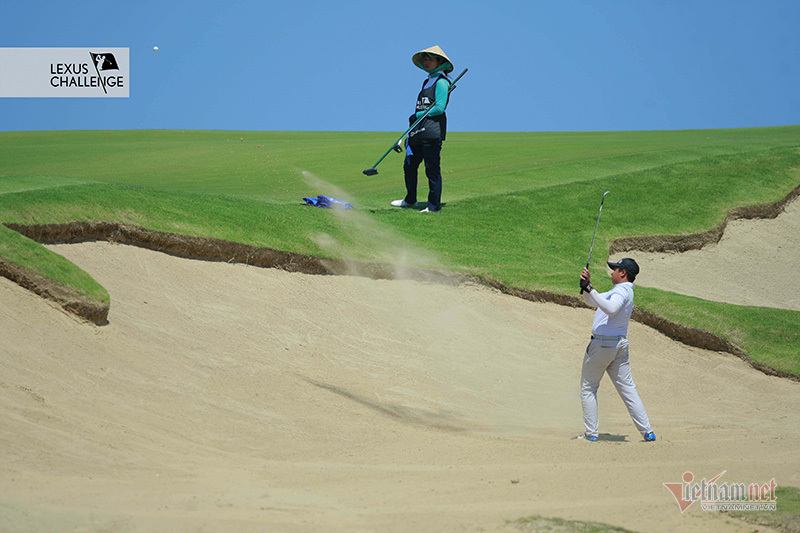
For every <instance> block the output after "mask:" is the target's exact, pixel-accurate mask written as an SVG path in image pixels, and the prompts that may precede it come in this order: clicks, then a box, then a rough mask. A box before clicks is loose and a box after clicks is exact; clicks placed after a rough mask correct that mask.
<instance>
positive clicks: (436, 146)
mask: <svg viewBox="0 0 800 533" xmlns="http://www.w3.org/2000/svg"><path fill="white" fill-rule="evenodd" d="M411 61H413V63H414V64H415V65H416V66H417V67H419V68H421V69H422V70H424V71H425V72H427V73H428V77H427V78H426V79H425V81H424V82H423V83H422V90H420V92H419V95H418V96H417V103H416V110H415V112H414V114H412V115H411V116H410V117H409V118H408V125H409V127H410V126H412V125H413V124H414V122H416V120H417V119H418V118H420V117H422V116H423V115H424V114H425V112H426V111H427V110H428V108H431V107H432V109H431V111H430V113H428V116H426V117H425V119H424V120H423V121H422V122H420V123H419V124H418V125H417V126H416V127H415V128H414V129H413V130H411V131H410V132H409V134H408V139H407V141H406V158H405V160H404V162H403V175H404V177H405V183H406V196H405V198H401V199H400V200H394V201H393V202H392V206H394V207H414V205H415V204H416V203H417V171H418V169H419V165H420V163H422V162H423V161H425V175H426V176H427V178H428V206H427V207H426V208H425V209H423V210H422V211H421V213H438V212H439V210H440V209H441V208H442V170H441V152H442V142H443V141H444V140H445V137H446V135H447V115H446V114H445V109H447V101H448V96H449V89H450V84H451V83H452V80H450V78H449V77H448V76H447V75H448V74H450V73H451V72H453V63H452V62H451V61H450V58H448V57H447V54H445V53H444V50H442V49H441V48H440V47H439V46H431V47H430V48H426V49H425V50H420V51H419V52H417V53H416V54H414V55H413V56H412V57H411Z"/></svg>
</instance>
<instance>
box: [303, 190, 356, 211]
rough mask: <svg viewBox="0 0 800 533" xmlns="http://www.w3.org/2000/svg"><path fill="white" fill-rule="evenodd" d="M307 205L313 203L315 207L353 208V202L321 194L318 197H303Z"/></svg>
mask: <svg viewBox="0 0 800 533" xmlns="http://www.w3.org/2000/svg"><path fill="white" fill-rule="evenodd" d="M303 201H304V202H305V203H306V205H313V206H314V207H329V208H332V209H353V206H352V204H350V203H349V202H345V201H344V200H340V199H338V198H331V197H330V196H324V195H322V194H320V195H319V196H317V197H316V198H303Z"/></svg>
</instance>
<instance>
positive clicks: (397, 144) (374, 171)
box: [363, 68, 469, 176]
mask: <svg viewBox="0 0 800 533" xmlns="http://www.w3.org/2000/svg"><path fill="white" fill-rule="evenodd" d="M468 70H469V69H466V68H465V69H464V70H463V72H461V74H459V75H458V77H457V78H456V79H454V80H453V83H451V84H450V88H449V89H448V90H447V94H448V95H449V94H450V93H451V92H453V89H455V88H456V82H457V81H458V80H460V79H461V76H463V75H464V74H466V73H467V71H468ZM432 110H433V106H430V107H429V108H428V110H427V111H425V114H424V115H422V116H421V117H419V118H418V119H417V120H416V121H415V122H414V123H413V124H412V125H411V126H410V127H409V128H408V129H407V130H406V131H405V133H403V135H401V136H400V138H399V139H397V141H396V142H395V143H394V144H392V147H391V148H389V149H388V150H386V153H385V154H383V156H382V157H381V158H380V159H378V161H377V162H376V163H375V164H374V165H372V167H370V168H368V169H366V170H364V171H363V172H364V174H366V175H367V176H374V175H375V174H377V173H378V169H377V168H375V167H377V166H378V165H379V164H380V162H381V161H383V160H384V158H385V157H386V156H387V155H389V152H391V151H392V150H394V151H395V152H397V153H400V152H402V151H403V148H402V147H401V145H400V143H401V142H403V139H405V138H406V135H408V134H409V133H411V130H413V129H414V128H416V127H417V125H418V124H419V123H420V122H422V121H423V120H425V117H427V116H428V113H430V112H431V111H432Z"/></svg>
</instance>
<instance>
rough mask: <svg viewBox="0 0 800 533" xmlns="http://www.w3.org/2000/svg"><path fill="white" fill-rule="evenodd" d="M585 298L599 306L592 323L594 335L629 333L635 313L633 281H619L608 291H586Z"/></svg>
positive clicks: (592, 304) (589, 302) (590, 303)
mask: <svg viewBox="0 0 800 533" xmlns="http://www.w3.org/2000/svg"><path fill="white" fill-rule="evenodd" d="M583 300H584V301H585V302H586V303H587V304H588V305H590V306H592V307H597V311H595V313H594V322H593V323H592V335H627V334H628V322H629V321H630V318H631V313H633V283H630V282H628V281H626V282H623V283H617V284H616V285H614V288H613V289H611V290H610V291H608V292H602V293H601V292H597V291H596V290H592V292H590V293H588V292H584V293H583Z"/></svg>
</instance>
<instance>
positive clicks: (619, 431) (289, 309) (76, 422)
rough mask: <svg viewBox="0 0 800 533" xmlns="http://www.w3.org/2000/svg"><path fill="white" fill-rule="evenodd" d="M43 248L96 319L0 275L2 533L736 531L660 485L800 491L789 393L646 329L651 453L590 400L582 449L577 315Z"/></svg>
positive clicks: (113, 248) (521, 304)
mask: <svg viewBox="0 0 800 533" xmlns="http://www.w3.org/2000/svg"><path fill="white" fill-rule="evenodd" d="M51 248H52V249H53V250H56V251H57V252H58V253H61V254H63V255H65V256H66V257H67V258H69V259H70V260H72V261H73V262H75V263H76V264H78V265H79V266H81V267H82V268H84V269H85V270H86V271H88V272H89V273H90V274H91V275H92V276H94V277H95V278H96V279H97V280H98V281H99V282H100V283H102V284H103V285H104V286H105V287H106V288H107V289H108V290H109V293H110V294H111V297H112V306H111V314H110V315H109V320H110V323H109V325H107V326H104V327H97V326H93V325H90V324H87V323H85V322H81V321H79V320H77V319H75V318H74V317H72V316H70V315H67V314H66V313H65V312H63V311H62V310H61V309H60V308H58V307H57V306H56V305H55V304H53V303H50V302H48V301H46V300H44V299H42V298H39V297H37V296H35V295H33V294H31V293H29V292H27V291H25V290H24V289H21V288H20V287H18V286H16V285H15V284H13V283H11V282H9V281H8V280H5V279H0V302H2V305H0V330H2V331H3V336H2V340H0V343H1V344H0V353H2V359H0V403H2V405H3V406H4V415H3V417H0V450H2V451H3V461H2V462H0V529H2V530H14V531H26V530H28V531H56V530H58V531H62V530H72V529H78V530H139V531H141V530H144V531H164V530H174V531H187V530H189V531H198V530H230V531H234V530H235V531H266V530H269V531H298V532H299V531H310V530H314V531H416V532H419V531H436V532H440V531H515V529H514V528H513V527H512V526H510V525H507V524H506V522H505V521H506V520H515V519H517V518H520V517H524V516H529V515H532V514H542V515H545V516H560V517H564V518H572V519H581V520H597V521H604V522H608V523H612V524H615V525H619V526H623V527H627V528H630V529H634V530H641V531H676V530H682V531H701V530H702V531H706V530H714V531H737V530H741V529H742V527H741V526H740V525H739V524H737V523H736V522H735V521H732V520H730V519H728V518H727V517H724V516H721V515H719V514H717V513H711V512H703V511H702V510H701V509H700V508H699V506H694V507H692V508H690V509H689V510H687V511H686V513H685V514H683V515H682V514H681V513H680V511H679V510H678V506H677V504H676V503H675V501H674V500H673V497H672V496H671V494H670V493H669V492H668V491H667V489H666V488H665V487H664V486H663V485H662V483H664V482H679V481H680V479H681V476H682V474H683V473H684V472H685V471H687V470H689V471H692V472H693V473H694V474H695V476H696V477H697V478H698V479H699V478H701V477H708V478H711V477H713V476H715V475H717V474H718V473H720V472H721V471H723V470H727V473H726V474H725V479H727V480H729V481H731V482H746V483H751V482H759V483H765V482H768V481H769V480H770V479H772V478H773V477H774V478H775V479H776V480H777V481H778V483H779V484H788V485H795V486H796V485H800V468H798V466H800V460H798V458H797V453H796V448H797V444H796V443H797V442H798V439H800V384H798V383H795V382H791V381H788V380H783V379H780V378H774V377H769V376H766V375H764V374H762V373H760V372H758V371H756V370H753V369H752V368H750V367H749V366H748V365H747V364H746V363H744V362H742V361H741V360H740V359H738V358H736V357H734V356H731V355H726V354H720V353H715V352H708V351H703V350H699V349H694V348H690V347H687V346H684V345H681V344H677V343H675V342H673V341H670V340H669V339H667V338H665V337H664V336H663V335H661V334H659V333H657V332H656V331H654V330H652V329H650V328H648V327H645V326H642V325H641V324H632V326H631V331H630V335H629V336H630V339H631V344H632V358H633V370H634V374H635V377H636V381H637V384H638V386H639V389H640V392H641V394H642V397H643V400H644V402H645V405H646V407H647V409H648V413H649V415H650V418H651V420H652V421H653V423H654V428H655V430H656V432H657V434H658V436H659V440H658V441H657V442H656V443H644V442H641V440H640V437H639V435H638V433H637V432H636V430H635V428H634V427H633V424H632V423H631V421H630V419H629V417H628V415H627V412H626V411H625V409H624V407H623V406H622V403H621V401H620V400H619V398H618V397H617V395H616V392H615V391H614V390H613V387H612V386H611V385H610V384H609V383H608V382H607V381H604V382H603V385H602V387H601V390H600V414H601V432H604V433H605V435H604V440H603V441H601V442H598V443H588V442H585V441H582V440H573V439H572V437H574V436H575V435H577V434H579V433H580V432H581V431H582V421H581V413H580V402H579V397H578V381H579V376H580V363H581V357H582V354H583V350H584V348H585V345H586V343H587V341H588V333H589V329H590V327H591V318H592V312H591V311H589V310H586V309H573V308H567V307H559V306H555V305H552V304H540V303H532V302H528V301H525V300H521V299H518V298H514V297H511V296H506V295H502V294H500V293H498V292H495V291H493V290H490V289H487V288H485V287H477V286H476V287H447V286H441V285H435V284H425V283H419V282H400V281H375V280H370V279H364V278H354V277H332V276H309V275H304V274H297V273H287V272H283V271H279V270H270V269H261V268H256V267H247V266H244V265H231V264H225V263H211V262H203V261H192V260H187V259H178V258H175V257H171V256H167V255H164V254H160V253H157V252H152V251H146V250H142V249H138V248H134V247H131V246H126V245H112V244H107V243H86V244H77V245H59V246H52V247H51ZM645 272H647V270H645ZM512 480H513V481H516V482H512ZM761 530H762V531H763V530H765V529H764V528H761Z"/></svg>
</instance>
